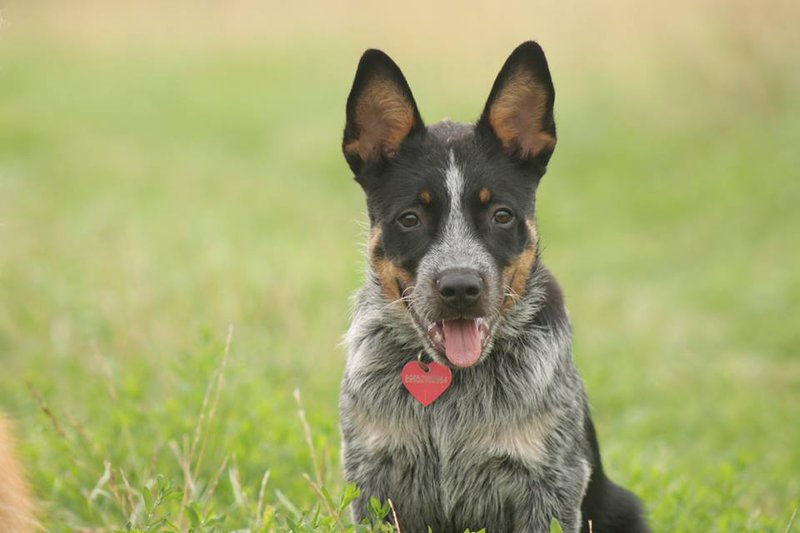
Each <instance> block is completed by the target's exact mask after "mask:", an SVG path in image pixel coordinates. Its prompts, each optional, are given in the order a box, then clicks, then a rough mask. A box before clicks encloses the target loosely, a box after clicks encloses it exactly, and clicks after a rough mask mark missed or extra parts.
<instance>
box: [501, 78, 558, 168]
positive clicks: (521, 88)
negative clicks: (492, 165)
mask: <svg viewBox="0 0 800 533" xmlns="http://www.w3.org/2000/svg"><path fill="white" fill-rule="evenodd" d="M547 111H548V110H547V91H546V90H545V89H544V88H543V87H542V86H541V85H539V83H538V82H537V81H536V80H535V79H534V78H533V76H532V75H531V74H530V73H529V72H527V71H522V70H521V71H518V72H516V73H514V74H513V75H512V76H511V78H510V79H509V80H508V81H507V82H506V84H505V85H504V86H503V88H502V89H501V90H500V93H499V94H498V95H497V97H496V98H495V101H494V103H493V104H492V106H491V110H490V112H489V124H490V125H491V126H492V129H493V130H494V132H495V135H497V137H498V138H499V139H500V141H501V142H502V143H503V147H504V148H505V150H506V151H507V152H509V153H512V152H515V151H519V155H520V156H522V157H528V156H529V155H533V156H537V155H539V154H540V153H541V152H542V151H543V150H545V149H547V148H550V149H552V148H553V147H554V146H555V143H556V139H555V137H553V135H551V134H550V133H549V132H547V131H544V130H543V129H542V128H543V126H542V125H543V122H544V118H545V114H546V113H547Z"/></svg>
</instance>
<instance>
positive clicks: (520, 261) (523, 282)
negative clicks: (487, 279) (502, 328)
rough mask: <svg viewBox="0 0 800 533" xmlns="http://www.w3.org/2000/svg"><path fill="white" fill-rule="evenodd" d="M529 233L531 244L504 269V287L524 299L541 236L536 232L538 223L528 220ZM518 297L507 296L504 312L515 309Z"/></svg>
mask: <svg viewBox="0 0 800 533" xmlns="http://www.w3.org/2000/svg"><path fill="white" fill-rule="evenodd" d="M528 231H529V232H530V236H531V237H530V240H531V242H530V243H529V244H528V247H527V248H525V250H523V251H522V253H521V254H519V256H518V257H517V259H516V260H514V262H512V263H511V264H510V265H508V266H507V267H505V268H504V269H503V285H504V286H505V287H507V288H508V289H510V290H511V291H513V292H512V294H515V295H516V296H517V297H519V298H522V297H523V296H524V295H525V290H526V287H527V284H528V278H529V277H530V275H531V270H532V269H533V265H534V263H535V262H536V247H537V243H538V242H539V234H538V232H537V231H536V223H535V222H534V221H532V220H528ZM515 299H516V297H512V296H506V298H505V301H504V302H503V310H504V311H507V310H509V309H511V308H512V307H514V303H515Z"/></svg>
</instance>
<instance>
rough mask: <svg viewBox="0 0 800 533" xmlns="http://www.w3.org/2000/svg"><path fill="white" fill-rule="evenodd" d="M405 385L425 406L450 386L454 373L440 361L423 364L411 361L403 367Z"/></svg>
mask: <svg viewBox="0 0 800 533" xmlns="http://www.w3.org/2000/svg"><path fill="white" fill-rule="evenodd" d="M401 375H402V376H403V385H405V387H406V388H407V389H408V392H410V393H411V396H413V397H414V398H416V399H417V401H418V402H419V403H421V404H422V405H424V406H425V407H427V406H429V405H430V404H432V403H433V402H434V400H436V398H438V397H439V396H441V395H442V393H443V392H444V391H446V390H447V389H448V388H449V387H450V383H451V382H452V378H453V373H452V372H450V369H449V368H448V367H447V366H445V365H443V364H440V363H428V364H427V365H423V364H422V363H420V362H418V361H410V362H408V363H407V364H406V366H404V367H403V372H402V374H401Z"/></svg>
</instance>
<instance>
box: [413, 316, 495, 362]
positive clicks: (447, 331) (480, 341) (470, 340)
mask: <svg viewBox="0 0 800 533" xmlns="http://www.w3.org/2000/svg"><path fill="white" fill-rule="evenodd" d="M411 314H412V315H413V317H414V320H416V322H417V325H419V327H420V328H421V329H422V331H424V332H425V338H426V339H427V341H428V342H429V343H430V345H431V346H432V347H433V349H434V350H436V351H437V352H439V353H441V354H444V356H445V357H446V358H447V360H448V361H450V363H451V364H452V365H453V366H457V367H460V368H467V367H470V366H472V365H474V364H475V363H477V362H478V360H479V359H480V358H481V353H483V348H484V346H485V345H486V341H487V340H488V339H489V334H490V333H491V330H492V328H491V323H490V322H489V320H488V319H486V318H483V317H480V318H455V319H451V320H439V321H436V322H430V321H428V320H425V319H424V318H421V317H419V316H418V315H417V314H416V313H413V312H412V313H411Z"/></svg>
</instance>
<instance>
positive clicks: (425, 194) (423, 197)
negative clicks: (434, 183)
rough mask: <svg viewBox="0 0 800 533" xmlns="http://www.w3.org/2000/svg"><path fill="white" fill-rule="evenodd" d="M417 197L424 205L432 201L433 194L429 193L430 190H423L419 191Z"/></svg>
mask: <svg viewBox="0 0 800 533" xmlns="http://www.w3.org/2000/svg"><path fill="white" fill-rule="evenodd" d="M419 199H420V201H421V202H422V203H423V204H424V205H431V202H432V201H433V195H432V194H431V191H428V190H424V191H422V192H421V193H419Z"/></svg>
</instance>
